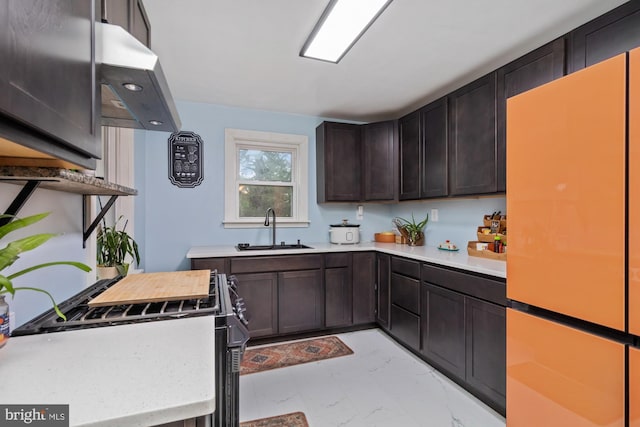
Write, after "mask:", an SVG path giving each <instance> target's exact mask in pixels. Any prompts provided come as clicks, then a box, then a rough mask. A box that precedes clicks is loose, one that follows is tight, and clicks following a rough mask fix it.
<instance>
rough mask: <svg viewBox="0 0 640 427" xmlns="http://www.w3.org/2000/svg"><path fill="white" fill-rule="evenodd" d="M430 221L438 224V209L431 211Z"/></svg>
mask: <svg viewBox="0 0 640 427" xmlns="http://www.w3.org/2000/svg"><path fill="white" fill-rule="evenodd" d="M429 219H431V221H433V222H438V209H431V218H429Z"/></svg>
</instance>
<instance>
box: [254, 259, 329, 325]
mask: <svg viewBox="0 0 640 427" xmlns="http://www.w3.org/2000/svg"><path fill="white" fill-rule="evenodd" d="M278 309H279V313H278V314H279V315H278V331H279V332H280V333H281V334H288V333H292V332H300V331H306V330H311V329H321V328H322V327H323V325H324V292H323V286H322V273H321V270H303V271H285V272H283V273H278ZM247 310H248V307H247Z"/></svg>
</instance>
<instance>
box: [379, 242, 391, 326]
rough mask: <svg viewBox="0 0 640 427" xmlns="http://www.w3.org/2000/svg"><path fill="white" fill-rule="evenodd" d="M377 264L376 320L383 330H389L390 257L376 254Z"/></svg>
mask: <svg viewBox="0 0 640 427" xmlns="http://www.w3.org/2000/svg"><path fill="white" fill-rule="evenodd" d="M377 263H378V286H377V291H378V295H377V296H378V304H377V309H376V320H377V321H378V323H379V324H380V326H382V327H383V328H385V329H388V328H389V310H390V307H389V306H390V303H391V300H390V295H389V287H390V283H391V257H390V256H389V255H386V254H377Z"/></svg>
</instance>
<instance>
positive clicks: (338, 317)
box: [324, 254, 353, 328]
mask: <svg viewBox="0 0 640 427" xmlns="http://www.w3.org/2000/svg"><path fill="white" fill-rule="evenodd" d="M345 255H350V254H345ZM327 256H328V255H327ZM324 283H325V326H326V327H327V328H335V327H338V326H349V325H351V324H352V323H353V322H352V316H353V310H352V299H353V290H352V283H351V262H350V259H349V263H348V265H344V266H341V267H332V268H325V270H324Z"/></svg>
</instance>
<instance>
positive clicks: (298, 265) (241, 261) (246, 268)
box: [231, 255, 322, 274]
mask: <svg viewBox="0 0 640 427" xmlns="http://www.w3.org/2000/svg"><path fill="white" fill-rule="evenodd" d="M319 268H322V255H294V256H266V257H242V258H231V273H233V274H235V273H262V272H266V271H292V270H313V269H319Z"/></svg>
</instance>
